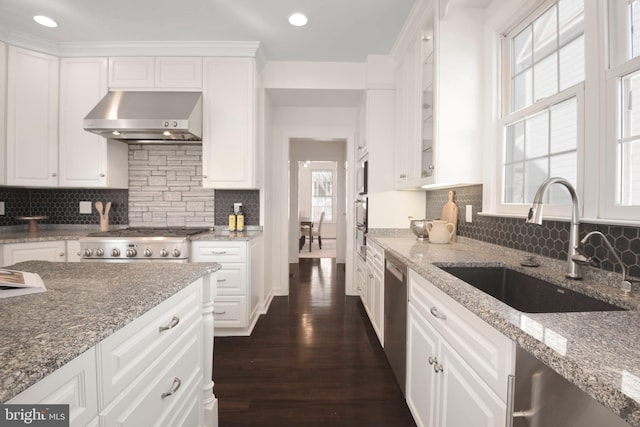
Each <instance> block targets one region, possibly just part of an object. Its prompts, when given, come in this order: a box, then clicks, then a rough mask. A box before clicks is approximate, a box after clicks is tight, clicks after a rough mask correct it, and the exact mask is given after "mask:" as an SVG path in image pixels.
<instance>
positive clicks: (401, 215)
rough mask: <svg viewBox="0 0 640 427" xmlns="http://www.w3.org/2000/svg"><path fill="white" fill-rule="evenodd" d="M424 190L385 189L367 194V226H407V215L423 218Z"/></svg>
mask: <svg viewBox="0 0 640 427" xmlns="http://www.w3.org/2000/svg"><path fill="white" fill-rule="evenodd" d="M426 200H427V199H426V193H425V192H424V191H387V192H383V193H374V194H369V196H368V200H367V215H368V218H367V220H368V224H367V225H368V227H369V228H370V229H373V228H406V229H408V228H409V218H408V217H409V216H412V217H413V218H414V219H424V216H425V212H426V203H427V201H426Z"/></svg>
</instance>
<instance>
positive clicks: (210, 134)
mask: <svg viewBox="0 0 640 427" xmlns="http://www.w3.org/2000/svg"><path fill="white" fill-rule="evenodd" d="M203 69H204V75H203V79H204V83H203V91H202V92H203V98H204V105H203V127H204V128H203V134H204V135H203V138H202V169H203V171H202V175H203V186H204V187H210V188H224V189H251V188H257V182H256V176H257V174H256V167H257V159H256V157H257V156H256V153H257V147H256V122H257V117H256V95H257V91H256V65H255V60H254V59H253V58H205V59H204V64H203Z"/></svg>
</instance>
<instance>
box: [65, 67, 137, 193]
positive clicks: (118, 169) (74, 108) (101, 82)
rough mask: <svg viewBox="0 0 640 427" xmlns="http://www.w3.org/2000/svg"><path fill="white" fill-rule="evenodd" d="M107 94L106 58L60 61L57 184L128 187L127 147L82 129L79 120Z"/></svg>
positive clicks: (67, 185)
mask: <svg viewBox="0 0 640 427" xmlns="http://www.w3.org/2000/svg"><path fill="white" fill-rule="evenodd" d="M106 93H107V59H106V58H63V59H62V60H61V62H60V137H59V154H60V181H59V184H60V187H83V188H86V187H110V188H127V186H128V182H127V181H128V170H127V164H128V147H127V145H126V144H125V143H123V142H119V141H112V140H107V139H105V138H103V137H101V136H98V135H96V134H94V133H90V132H87V131H85V130H84V129H83V126H82V120H83V119H84V117H85V116H86V115H87V113H88V112H89V111H91V109H92V108H93V107H94V106H95V105H96V104H97V103H98V101H100V99H102V97H103V96H104V95H105V94H106Z"/></svg>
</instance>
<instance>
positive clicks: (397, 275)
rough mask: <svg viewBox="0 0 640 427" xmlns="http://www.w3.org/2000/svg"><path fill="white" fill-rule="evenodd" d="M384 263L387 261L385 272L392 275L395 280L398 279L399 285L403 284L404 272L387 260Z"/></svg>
mask: <svg viewBox="0 0 640 427" xmlns="http://www.w3.org/2000/svg"><path fill="white" fill-rule="evenodd" d="M386 261H387V262H386V265H387V271H388V272H389V273H391V274H393V276H394V277H395V278H396V279H398V280H399V281H400V282H401V283H404V271H402V270H401V269H400V268H399V267H397V266H396V265H395V264H394V263H392V262H391V261H389V260H388V259H387V260H386Z"/></svg>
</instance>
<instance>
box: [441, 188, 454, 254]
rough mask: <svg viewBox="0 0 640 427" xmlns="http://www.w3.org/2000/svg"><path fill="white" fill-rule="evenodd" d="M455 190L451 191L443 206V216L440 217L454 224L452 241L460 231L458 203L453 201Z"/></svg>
mask: <svg viewBox="0 0 640 427" xmlns="http://www.w3.org/2000/svg"><path fill="white" fill-rule="evenodd" d="M454 195H455V192H453V191H449V195H448V200H447V203H445V204H444V206H443V207H442V216H441V217H440V219H442V220H444V221H447V222H450V223H451V224H453V234H452V236H451V241H452V242H455V241H456V235H457V232H458V205H456V204H455V202H454V201H453V196H454Z"/></svg>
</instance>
